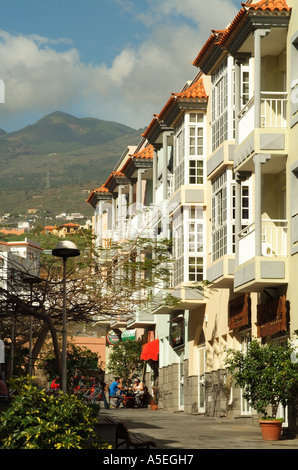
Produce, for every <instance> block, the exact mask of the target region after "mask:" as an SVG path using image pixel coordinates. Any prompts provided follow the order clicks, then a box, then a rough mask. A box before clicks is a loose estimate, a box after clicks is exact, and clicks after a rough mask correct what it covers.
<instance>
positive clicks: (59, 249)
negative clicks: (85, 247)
mask: <svg viewBox="0 0 298 470" xmlns="http://www.w3.org/2000/svg"><path fill="white" fill-rule="evenodd" d="M79 254H80V250H79V249H78V248H77V246H76V245H75V244H74V243H73V242H70V241H66V240H65V241H62V242H60V243H58V245H56V247H55V248H54V250H52V255H53V256H58V257H60V258H62V259H63V315H62V354H61V356H62V378H61V379H62V391H63V392H64V393H66V392H67V347H66V333H67V332H66V260H67V258H72V257H75V256H79Z"/></svg>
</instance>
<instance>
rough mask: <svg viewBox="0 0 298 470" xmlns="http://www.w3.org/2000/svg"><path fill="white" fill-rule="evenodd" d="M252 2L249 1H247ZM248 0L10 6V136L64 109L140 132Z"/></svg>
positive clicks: (5, 19)
mask: <svg viewBox="0 0 298 470" xmlns="http://www.w3.org/2000/svg"><path fill="white" fill-rule="evenodd" d="M242 1H243V0H242ZM240 8H241V0H209V1H208V0H59V1H58V0H42V1H41V0H26V1H24V0H10V1H9V2H5V4H4V5H3V4H2V5H1V16H0V80H3V82H4V86H5V102H4V103H1V104H0V128H1V129H4V130H5V131H7V132H12V131H14V130H18V129H21V128H23V127H25V126H27V125H30V124H34V123H35V122H36V121H37V120H39V119H41V118H42V117H43V116H45V115H47V114H49V113H51V112H54V111H62V112H65V113H69V114H71V115H73V116H76V117H78V118H84V117H94V118H98V119H104V120H107V121H114V122H119V123H122V124H126V125H128V126H130V127H133V128H135V129H140V128H143V127H146V126H148V125H149V124H150V122H151V120H152V118H153V115H154V114H158V113H159V112H160V111H161V109H162V108H163V106H164V105H165V104H166V102H167V101H168V99H169V97H170V96H171V93H178V92H179V91H180V90H181V89H182V87H183V86H184V84H185V83H186V81H188V80H192V79H193V78H194V77H195V75H196V73H197V72H198V70H197V68H196V67H194V65H193V64H192V61H193V60H194V59H195V58H196V56H197V55H198V53H199V51H200V49H201V47H202V46H203V45H204V43H205V42H206V41H207V39H208V37H209V36H210V34H211V30H212V29H223V28H225V27H226V26H227V25H228V23H229V22H231V21H232V20H233V18H234V17H235V15H236V14H237V12H238V11H239V10H240Z"/></svg>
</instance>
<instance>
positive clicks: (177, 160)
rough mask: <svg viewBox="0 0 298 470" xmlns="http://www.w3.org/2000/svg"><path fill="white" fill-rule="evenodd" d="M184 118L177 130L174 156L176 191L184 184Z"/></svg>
mask: <svg viewBox="0 0 298 470" xmlns="http://www.w3.org/2000/svg"><path fill="white" fill-rule="evenodd" d="M184 134H185V126H184V117H183V118H181V119H180V121H179V122H178V125H177V126H176V128H175V133H174V140H175V155H174V191H177V189H178V188H179V187H180V186H182V185H183V184H184V165H185V163H184V153H185V152H184V146H185V136H184Z"/></svg>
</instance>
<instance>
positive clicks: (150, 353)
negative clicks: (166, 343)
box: [140, 339, 159, 361]
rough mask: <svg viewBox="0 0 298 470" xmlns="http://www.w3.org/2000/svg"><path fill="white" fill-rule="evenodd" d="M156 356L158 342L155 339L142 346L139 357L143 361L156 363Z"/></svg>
mask: <svg viewBox="0 0 298 470" xmlns="http://www.w3.org/2000/svg"><path fill="white" fill-rule="evenodd" d="M158 354H159V340H158V339H155V340H154V341H150V342H149V343H146V344H144V346H143V349H142V353H141V357H140V359H142V360H143V361H149V359H152V361H158Z"/></svg>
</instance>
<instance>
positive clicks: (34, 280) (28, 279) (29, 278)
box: [23, 274, 42, 377]
mask: <svg viewBox="0 0 298 470" xmlns="http://www.w3.org/2000/svg"><path fill="white" fill-rule="evenodd" d="M23 282H25V283H26V284H29V286H30V306H31V307H32V305H33V304H32V294H33V284H38V283H40V282H42V279H40V278H39V277H37V276H34V275H32V274H25V275H24V276H23ZM28 373H29V376H30V377H32V315H30V318H29V359H28Z"/></svg>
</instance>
